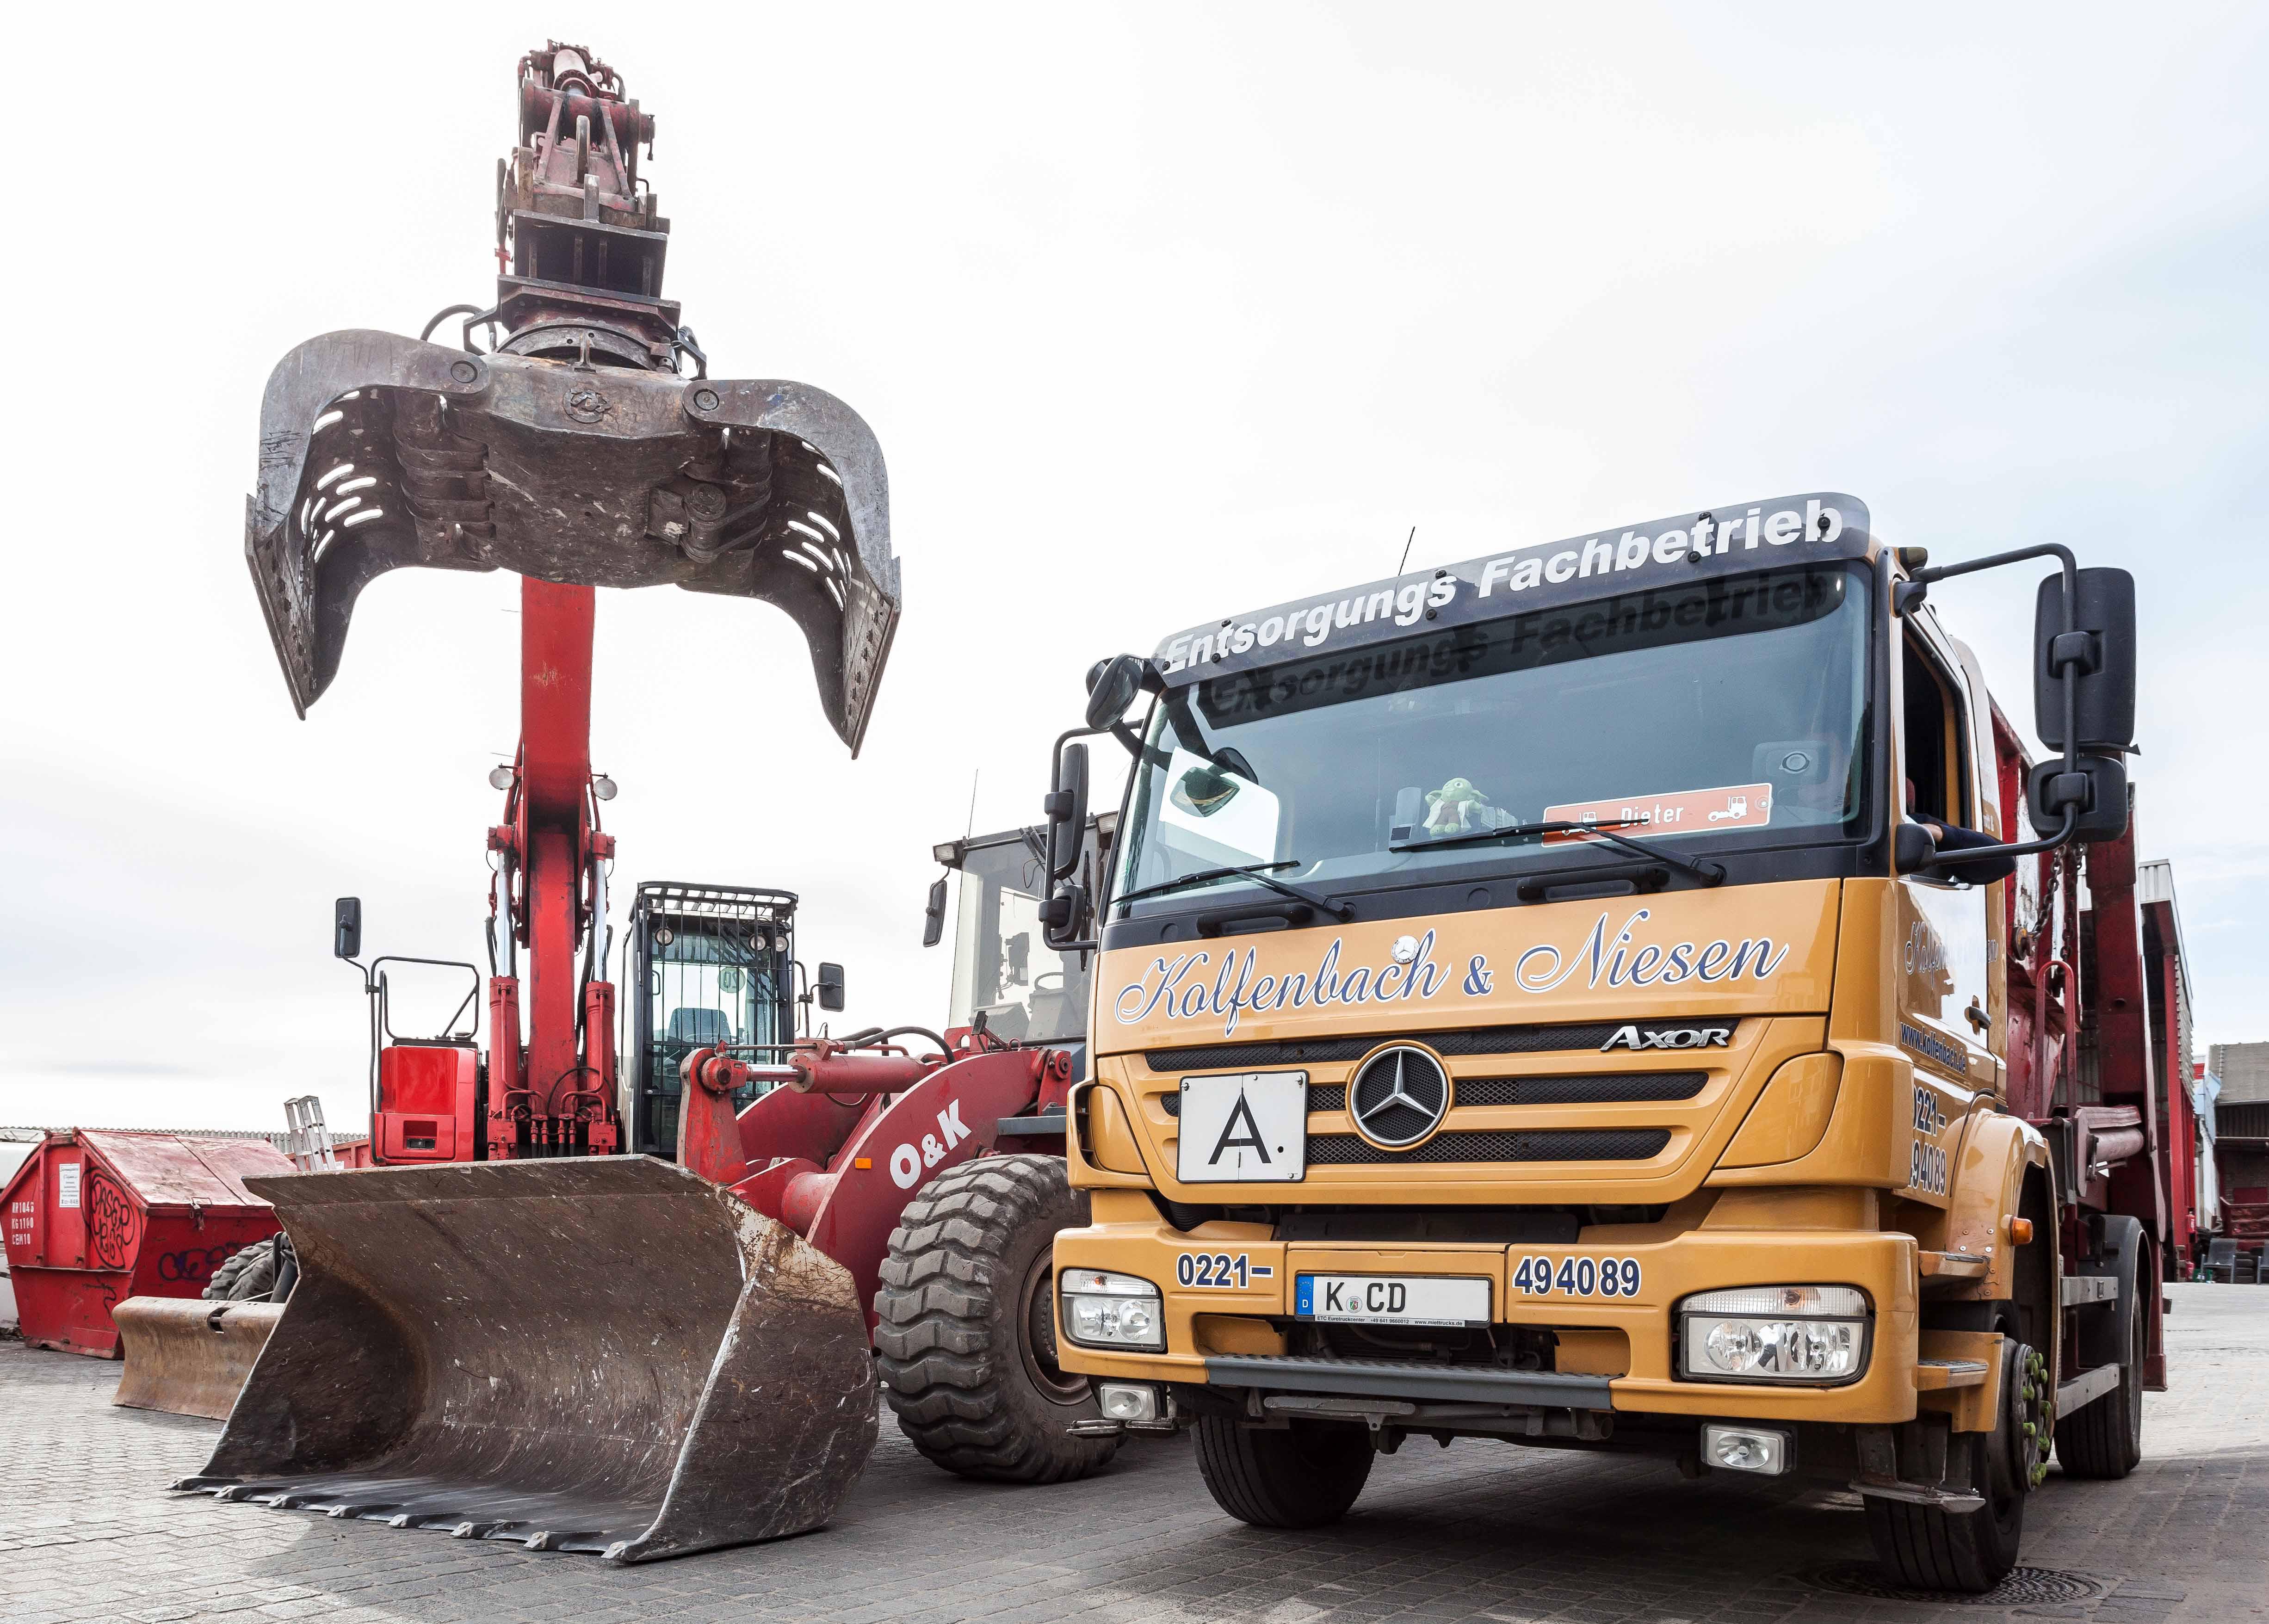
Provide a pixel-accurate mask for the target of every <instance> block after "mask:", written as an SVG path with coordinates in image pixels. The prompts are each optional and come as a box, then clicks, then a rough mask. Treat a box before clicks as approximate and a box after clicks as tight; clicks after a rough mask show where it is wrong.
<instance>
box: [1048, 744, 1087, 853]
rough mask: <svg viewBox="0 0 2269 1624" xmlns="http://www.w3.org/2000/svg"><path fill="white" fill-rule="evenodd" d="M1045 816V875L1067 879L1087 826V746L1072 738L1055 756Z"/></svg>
mask: <svg viewBox="0 0 2269 1624" xmlns="http://www.w3.org/2000/svg"><path fill="white" fill-rule="evenodd" d="M1042 805H1043V807H1044V808H1045V809H1046V812H1047V816H1048V878H1049V879H1051V880H1068V879H1069V878H1070V877H1071V876H1072V875H1074V874H1075V873H1076V872H1078V869H1079V852H1080V844H1081V840H1082V838H1083V836H1084V834H1085V833H1086V830H1087V746H1086V745H1084V744H1082V743H1079V742H1077V741H1074V742H1071V743H1068V744H1066V745H1065V746H1064V747H1063V748H1062V749H1061V751H1059V752H1058V754H1057V756H1056V781H1055V786H1054V787H1053V789H1051V790H1050V791H1049V792H1048V798H1047V800H1046V801H1044V802H1043V803H1042Z"/></svg>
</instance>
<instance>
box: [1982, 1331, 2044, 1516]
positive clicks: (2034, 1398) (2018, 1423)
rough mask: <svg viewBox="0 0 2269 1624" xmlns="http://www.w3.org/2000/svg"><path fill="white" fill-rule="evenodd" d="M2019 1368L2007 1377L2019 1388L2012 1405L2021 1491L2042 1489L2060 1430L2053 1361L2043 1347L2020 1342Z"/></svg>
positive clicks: (2013, 1441)
mask: <svg viewBox="0 0 2269 1624" xmlns="http://www.w3.org/2000/svg"><path fill="white" fill-rule="evenodd" d="M2016 1363H2017V1368H2016V1369H2015V1370H2014V1371H2013V1372H2011V1373H2010V1374H2009V1376H2008V1377H2005V1378H2004V1379H2007V1380H2013V1381H2014V1384H2015V1391H2014V1395H2013V1397H2012V1401H2011V1403H2010V1406H2009V1435H2010V1436H2009V1443H2010V1453H2011V1454H2012V1456H2013V1457H2014V1462H2013V1464H2014V1467H2015V1471H2014V1477H2015V1480H2016V1487H2017V1490H2018V1492H2019V1493H2022V1492H2023V1491H2024V1490H2025V1489H2029V1488H2038V1487H2040V1486H2041V1483H2042V1480H2044V1479H2045V1478H2046V1477H2047V1476H2048V1474H2049V1451H2050V1449H2051V1446H2052V1444H2053V1443H2054V1435H2055V1431H2056V1405H2055V1403H2054V1401H2053V1395H2052V1394H2051V1392H2050V1391H2049V1362H2048V1361H2047V1360H2046V1359H2044V1357H2042V1355H2041V1350H2040V1349H2039V1348H2037V1347H2032V1346H2031V1345H2029V1344H2021V1345H2020V1347H2019V1350H2018V1354H2017V1362H2016ZM1995 1510H1997V1511H1998V1510H1999V1507H1998V1506H1997V1507H1996V1508H1995Z"/></svg>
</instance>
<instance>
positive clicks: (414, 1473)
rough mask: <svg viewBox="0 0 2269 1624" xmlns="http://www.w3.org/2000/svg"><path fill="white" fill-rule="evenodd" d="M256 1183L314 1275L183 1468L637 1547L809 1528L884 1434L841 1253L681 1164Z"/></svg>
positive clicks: (461, 1167) (362, 1513)
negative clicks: (222, 1422) (215, 1437)
mask: <svg viewBox="0 0 2269 1624" xmlns="http://www.w3.org/2000/svg"><path fill="white" fill-rule="evenodd" d="M251 1187H253V1188H254V1189H255V1191H256V1192H257V1193H258V1194H260V1195H262V1196H263V1197H265V1198H266V1199H267V1200H270V1201H272V1202H273V1203H275V1207H276V1215H277V1218H278V1219H279V1220H281V1221H282V1222H283V1224H284V1227H285V1229H286V1230H287V1231H288V1232H289V1233H290V1235H291V1236H292V1244H293V1246H294V1247H295V1248H296V1249H297V1251H298V1254H299V1284H298V1286H297V1287H296V1288H294V1290H293V1291H292V1300H291V1302H290V1303H288V1304H287V1305H286V1307H285V1312H284V1317H283V1319H282V1320H281V1322H280V1323H279V1324H278V1325H277V1327H276V1332H275V1334H274V1335H273V1336H272V1337H270V1339H269V1342H268V1347H267V1348H266V1349H265V1350H264V1351H263V1352H262V1355H261V1357H260V1362H259V1363H258V1364H257V1365H256V1366H255V1368H254V1369H253V1372H252V1378H251V1380H250V1381H249V1382H248V1384H246V1386H245V1389H244V1393H243V1396H242V1397H241V1398H240V1399H238V1400H237V1403H236V1408H235V1410H234V1411H233V1413H232V1414H230V1416H229V1420H228V1428H227V1430H226V1431H225V1432H224V1433H223V1434H222V1435H221V1438H220V1443H219V1445H218V1447H217V1448H216V1449H215V1450H214V1451H213V1456H212V1458H211V1461H209V1462H207V1463H206V1465H205V1468H204V1470H203V1473H199V1474H198V1475H197V1476H196V1477H193V1478H184V1479H182V1480H181V1481H180V1482H178V1483H176V1484H175V1485H174V1487H176V1488H182V1489H200V1490H203V1491H206V1492H209V1493H211V1494H213V1495H217V1496H218V1498H220V1499H223V1500H250V1501H255V1502H260V1503H262V1504H265V1505H269V1506H271V1507H274V1508H276V1509H277V1510H308V1511H324V1512H328V1513H329V1514H330V1515H331V1516H333V1517H360V1518H365V1519H369V1520H374V1521H381V1522H388V1523H391V1524H394V1525H395V1527H400V1528H438V1529H443V1530H446V1531H447V1532H452V1533H455V1534H456V1535H458V1536H459V1537H460V1538H463V1539H510V1540H517V1541H520V1542H521V1543H523V1544H525V1545H527V1546H529V1547H530V1548H531V1549H536V1550H565V1551H590V1552H596V1553H599V1554H602V1555H604V1556H605V1557H606V1558H607V1559H608V1560H610V1561H623V1562H634V1561H652V1560H653V1559H654V1558H657V1557H663V1556H677V1555H683V1554H686V1553H688V1552H691V1551H701V1550H707V1549H711V1548H713V1547H714V1546H726V1545H740V1544H745V1543H748V1542H750V1541H752V1540H758V1539H777V1538H779V1537H780V1536H781V1535H784V1534H793V1533H802V1532H805V1531H807V1530H809V1529H813V1528H817V1527H819V1526H820V1525H821V1524H824V1523H825V1522H826V1521H827V1519H828V1517H830V1516H831V1514H832V1513H833V1511H834V1510H835V1507H836V1503H837V1502H839V1500H840V1499H841V1498H842V1496H843V1494H844V1492H845V1491H846V1489H847V1488H848V1487H850V1485H851V1482H852V1480H853V1479H854V1478H855V1477H856V1476H857V1475H858V1473H859V1469H860V1467H861V1465H863V1464H864V1463H865V1461H866V1458H867V1454H868V1451H869V1450H871V1449H872V1448H873V1447H874V1443H875V1407H876V1406H875V1395H876V1387H875V1376H874V1370H873V1362H872V1359H871V1357H870V1355H869V1354H868V1346H867V1325H866V1319H865V1317H864V1316H863V1314H862V1313H861V1308H860V1304H859V1302H858V1300H857V1298H856V1297H855V1296H854V1295H853V1290H852V1285H851V1277H850V1275H849V1274H848V1273H846V1272H845V1270H844V1269H843V1268H842V1267H841V1266H839V1265H838V1264H836V1263H834V1262H832V1261H831V1260H830V1259H828V1258H826V1257H824V1256H823V1255H822V1254H821V1253H820V1252H818V1251H815V1250H814V1249H813V1248H812V1247H810V1246H809V1245H808V1244H805V1243H804V1242H803V1241H802V1240H801V1239H800V1238H798V1237H797V1236H795V1233H794V1232H792V1231H791V1230H789V1229H786V1228H784V1227H783V1226H781V1225H780V1224H777V1223H774V1222H772V1220H770V1219H768V1218H765V1217H763V1216H762V1215H760V1214H758V1213H756V1212H755V1211H753V1210H752V1209H750V1207H747V1206H746V1205H744V1204H743V1202H741V1201H740V1200H738V1199H737V1198H735V1196H733V1195H731V1194H729V1193H728V1192H725V1191H723V1190H721V1189H720V1188H718V1187H717V1186H716V1185H712V1184H710V1183H708V1182H707V1181H706V1180H705V1179H702V1178H700V1177H696V1176H695V1175H694V1174H691V1173H689V1172H687V1171H685V1170H683V1169H681V1168H677V1167H674V1166H671V1165H670V1164H669V1163H664V1162H658V1161H654V1160H652V1159H650V1158H648V1157H644V1156H595V1157H588V1158H576V1159H560V1160H556V1161H551V1160H547V1161H522V1162H484V1163H457V1164H451V1165H443V1166H434V1167H418V1168H380V1169H371V1170H358V1171H351V1172H331V1173H312V1174H302V1175H294V1176H290V1177H270V1178H260V1179H255V1180H253V1181H251Z"/></svg>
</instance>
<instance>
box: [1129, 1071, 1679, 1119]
mask: <svg viewBox="0 0 2269 1624" xmlns="http://www.w3.org/2000/svg"><path fill="white" fill-rule="evenodd" d="M1709 1081H1710V1074H1709V1073H1708V1072H1610V1073H1602V1074H1597V1075H1594V1076H1590V1077H1460V1079H1458V1081H1457V1084H1456V1089H1457V1094H1456V1097H1455V1099H1454V1100H1453V1102H1452V1104H1453V1105H1455V1106H1465V1105H1611V1104H1624V1103H1629V1102H1632V1101H1648V1100H1690V1099H1692V1098H1693V1097H1694V1096H1696V1095H1697V1094H1699V1093H1701V1092H1702V1089H1703V1087H1704V1085H1705V1084H1706V1083H1708V1082H1709ZM1158 1104H1160V1105H1162V1106H1164V1108H1165V1112H1166V1114H1167V1115H1168V1116H1170V1117H1178V1116H1179V1115H1181V1111H1182V1096H1180V1095H1179V1093H1175V1092H1171V1091H1170V1092H1168V1093H1166V1094H1164V1095H1162V1096H1159V1100H1158ZM1308 1109H1309V1110H1310V1111H1345V1110H1346V1109H1347V1085H1346V1084H1345V1083H1341V1082H1312V1083H1310V1084H1309V1085H1308Z"/></svg>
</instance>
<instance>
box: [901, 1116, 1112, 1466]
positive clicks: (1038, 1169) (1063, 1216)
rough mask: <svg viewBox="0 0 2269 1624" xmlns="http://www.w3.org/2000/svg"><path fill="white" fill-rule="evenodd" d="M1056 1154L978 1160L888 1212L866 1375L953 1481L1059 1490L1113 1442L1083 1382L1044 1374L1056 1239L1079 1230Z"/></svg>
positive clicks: (1078, 1210) (1097, 1462)
mask: <svg viewBox="0 0 2269 1624" xmlns="http://www.w3.org/2000/svg"><path fill="white" fill-rule="evenodd" d="M1087 1211H1088V1204H1087V1194H1086V1192H1084V1191H1080V1190H1075V1189H1073V1188H1072V1187H1071V1184H1070V1181H1069V1179H1068V1177H1066V1176H1065V1170H1064V1163H1063V1160H1062V1158H1061V1157H1059V1156H1046V1155H1005V1156H980V1157H979V1158H978V1159H977V1160H976V1161H973V1162H966V1163H963V1164H962V1165H961V1166H959V1167H957V1168H951V1169H949V1170H947V1171H945V1172H942V1173H940V1174H939V1175H938V1176H937V1177H935V1178H934V1179H932V1180H930V1182H929V1183H928V1185H924V1186H923V1187H922V1191H921V1193H920V1194H919V1195H917V1196H916V1197H915V1198H914V1199H913V1200H912V1201H911V1202H909V1203H908V1204H907V1206H906V1209H905V1212H904V1213H903V1214H900V1216H899V1219H898V1228H897V1229H895V1230H893V1231H892V1232H891V1250H890V1253H889V1255H888V1256H887V1257H885V1258H884V1259H883V1267H882V1272H881V1278H882V1288H881V1289H880V1290H878V1291H877V1292H876V1294H875V1313H876V1318H877V1320H878V1322H879V1323H877V1324H876V1326H875V1351H876V1355H878V1358H877V1360H876V1364H877V1366H878V1368H879V1369H880V1371H881V1374H882V1377H883V1384H884V1387H885V1389H886V1390H887V1391H888V1392H889V1395H890V1400H891V1409H892V1410H893V1411H894V1412H896V1413H897V1415H898V1428H899V1430H900V1431H902V1432H904V1433H905V1435H906V1436H907V1437H908V1438H909V1439H911V1440H912V1441H913V1446H914V1447H915V1448H916V1449H918V1450H920V1451H921V1452H922V1454H923V1455H925V1456H927V1457H928V1458H929V1459H931V1460H933V1461H935V1463H936V1464H937V1465H941V1466H942V1467H944V1468H945V1469H946V1470H947V1471H948V1472H954V1473H959V1474H960V1475H962V1476H963V1477H966V1478H982V1479H986V1480H990V1481H993V1482H998V1483H1061V1482H1066V1481H1068V1480H1071V1479H1074V1478H1083V1477H1085V1476H1087V1475H1088V1474H1089V1473H1092V1472H1096V1471H1099V1470H1100V1469H1101V1468H1102V1467H1103V1466H1104V1465H1106V1464H1107V1463H1108V1462H1109V1461H1110V1459H1111V1458H1112V1455H1113V1454H1114V1453H1116V1452H1117V1451H1118V1448H1119V1440H1118V1439H1117V1438H1116V1437H1115V1436H1113V1437H1100V1438H1096V1437H1075V1436H1072V1434H1071V1433H1070V1432H1069V1431H1068V1430H1067V1428H1069V1427H1070V1425H1071V1424H1072V1423H1073V1422H1074V1421H1093V1420H1099V1419H1101V1417H1102V1411H1101V1410H1100V1409H1099V1408H1098V1406H1097V1404H1096V1399H1095V1393H1094V1391H1093V1389H1092V1388H1090V1386H1089V1384H1088V1382H1087V1378H1086V1377H1083V1376H1075V1375H1074V1374H1072V1373H1071V1372H1069V1371H1067V1370H1064V1369H1061V1368H1060V1367H1059V1366H1058V1365H1057V1363H1056V1334H1055V1328H1056V1321H1055V1266H1054V1254H1055V1236H1056V1231H1057V1230H1059V1229H1068V1228H1070V1227H1072V1226H1073V1225H1075V1224H1083V1223H1085V1222H1087Z"/></svg>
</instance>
